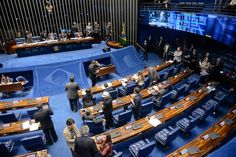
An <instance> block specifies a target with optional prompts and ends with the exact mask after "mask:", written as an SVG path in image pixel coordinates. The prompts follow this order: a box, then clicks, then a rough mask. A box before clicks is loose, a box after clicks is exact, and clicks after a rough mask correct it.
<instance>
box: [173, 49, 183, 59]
mask: <svg viewBox="0 0 236 157" xmlns="http://www.w3.org/2000/svg"><path fill="white" fill-rule="evenodd" d="M182 53H183V52H182V51H181V49H180V47H177V50H176V51H175V52H174V59H173V60H174V63H180V62H181V60H182Z"/></svg>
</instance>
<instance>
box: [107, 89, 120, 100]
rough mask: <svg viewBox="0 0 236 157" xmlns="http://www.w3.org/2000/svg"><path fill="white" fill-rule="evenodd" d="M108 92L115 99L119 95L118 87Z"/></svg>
mask: <svg viewBox="0 0 236 157" xmlns="http://www.w3.org/2000/svg"><path fill="white" fill-rule="evenodd" d="M108 93H109V94H110V96H111V97H112V99H113V100H114V99H116V98H117V97H118V90H117V89H114V90H111V91H108Z"/></svg>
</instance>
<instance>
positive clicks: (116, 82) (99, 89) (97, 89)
mask: <svg viewBox="0 0 236 157" xmlns="http://www.w3.org/2000/svg"><path fill="white" fill-rule="evenodd" d="M171 65H172V63H171V62H165V63H163V64H161V65H157V66H155V69H156V71H161V70H163V69H165V68H167V67H169V66H171ZM143 75H144V76H147V75H148V71H147V70H143ZM107 84H108V86H109V87H119V86H121V85H122V83H121V80H114V81H112V82H110V83H107ZM90 89H91V92H92V93H93V94H95V93H101V92H103V91H104V89H105V88H104V85H97V86H93V87H91V88H90ZM85 90H86V89H82V90H79V91H78V94H79V97H82V96H83V95H84V94H85Z"/></svg>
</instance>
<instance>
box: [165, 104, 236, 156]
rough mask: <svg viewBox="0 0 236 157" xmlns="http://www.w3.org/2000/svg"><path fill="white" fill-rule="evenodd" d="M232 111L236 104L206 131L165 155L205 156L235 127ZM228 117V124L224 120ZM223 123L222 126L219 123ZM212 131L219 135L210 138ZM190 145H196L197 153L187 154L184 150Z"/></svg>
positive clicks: (234, 114)
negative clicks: (230, 122) (230, 121)
mask: <svg viewBox="0 0 236 157" xmlns="http://www.w3.org/2000/svg"><path fill="white" fill-rule="evenodd" d="M232 111H234V112H235V111H236V104H234V106H233V107H232V108H231V110H230V111H229V112H228V113H227V114H226V115H225V116H224V117H223V118H222V119H221V120H220V121H218V122H217V123H216V124H215V125H214V126H212V127H210V128H209V129H208V130H207V131H205V132H204V133H202V134H201V135H199V136H198V137H197V138H195V139H194V140H192V141H191V142H189V143H188V144H186V145H185V146H183V147H181V148H179V149H178V150H176V151H174V152H173V153H171V154H169V155H168V156H167V157H178V156H179V157H180V156H181V157H182V156H191V157H200V156H205V155H206V154H208V153H209V152H211V151H212V150H214V149H215V148H216V147H217V146H219V144H220V143H221V142H222V141H223V140H224V139H225V138H226V137H227V136H228V135H229V134H230V133H231V132H232V130H233V129H235V127H236V113H233V112H232ZM226 119H230V120H232V121H233V122H232V124H230V125H228V124H226V123H225V122H224V120H226ZM223 123H225V124H224V125H223V126H221V124H223ZM212 132H215V133H217V134H218V135H220V137H219V138H217V139H212V138H210V137H209V134H211V133H212ZM191 147H197V148H198V149H199V151H200V152H199V153H197V154H192V155H191V154H189V153H188V152H186V153H185V154H184V153H182V154H183V155H182V154H181V153H180V152H184V151H186V150H187V149H189V148H191Z"/></svg>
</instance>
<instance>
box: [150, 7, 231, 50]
mask: <svg viewBox="0 0 236 157" xmlns="http://www.w3.org/2000/svg"><path fill="white" fill-rule="evenodd" d="M149 25H152V26H157V27H164V28H169V29H176V30H180V31H185V32H190V33H195V34H198V35H202V36H207V37H210V38H213V39H215V40H217V41H219V42H222V43H224V44H226V45H229V46H233V44H234V42H235V36H236V18H233V17H228V16H223V15H209V14H198V13H184V12H175V11H163V10H162V11H160V10H156V11H149Z"/></svg>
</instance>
